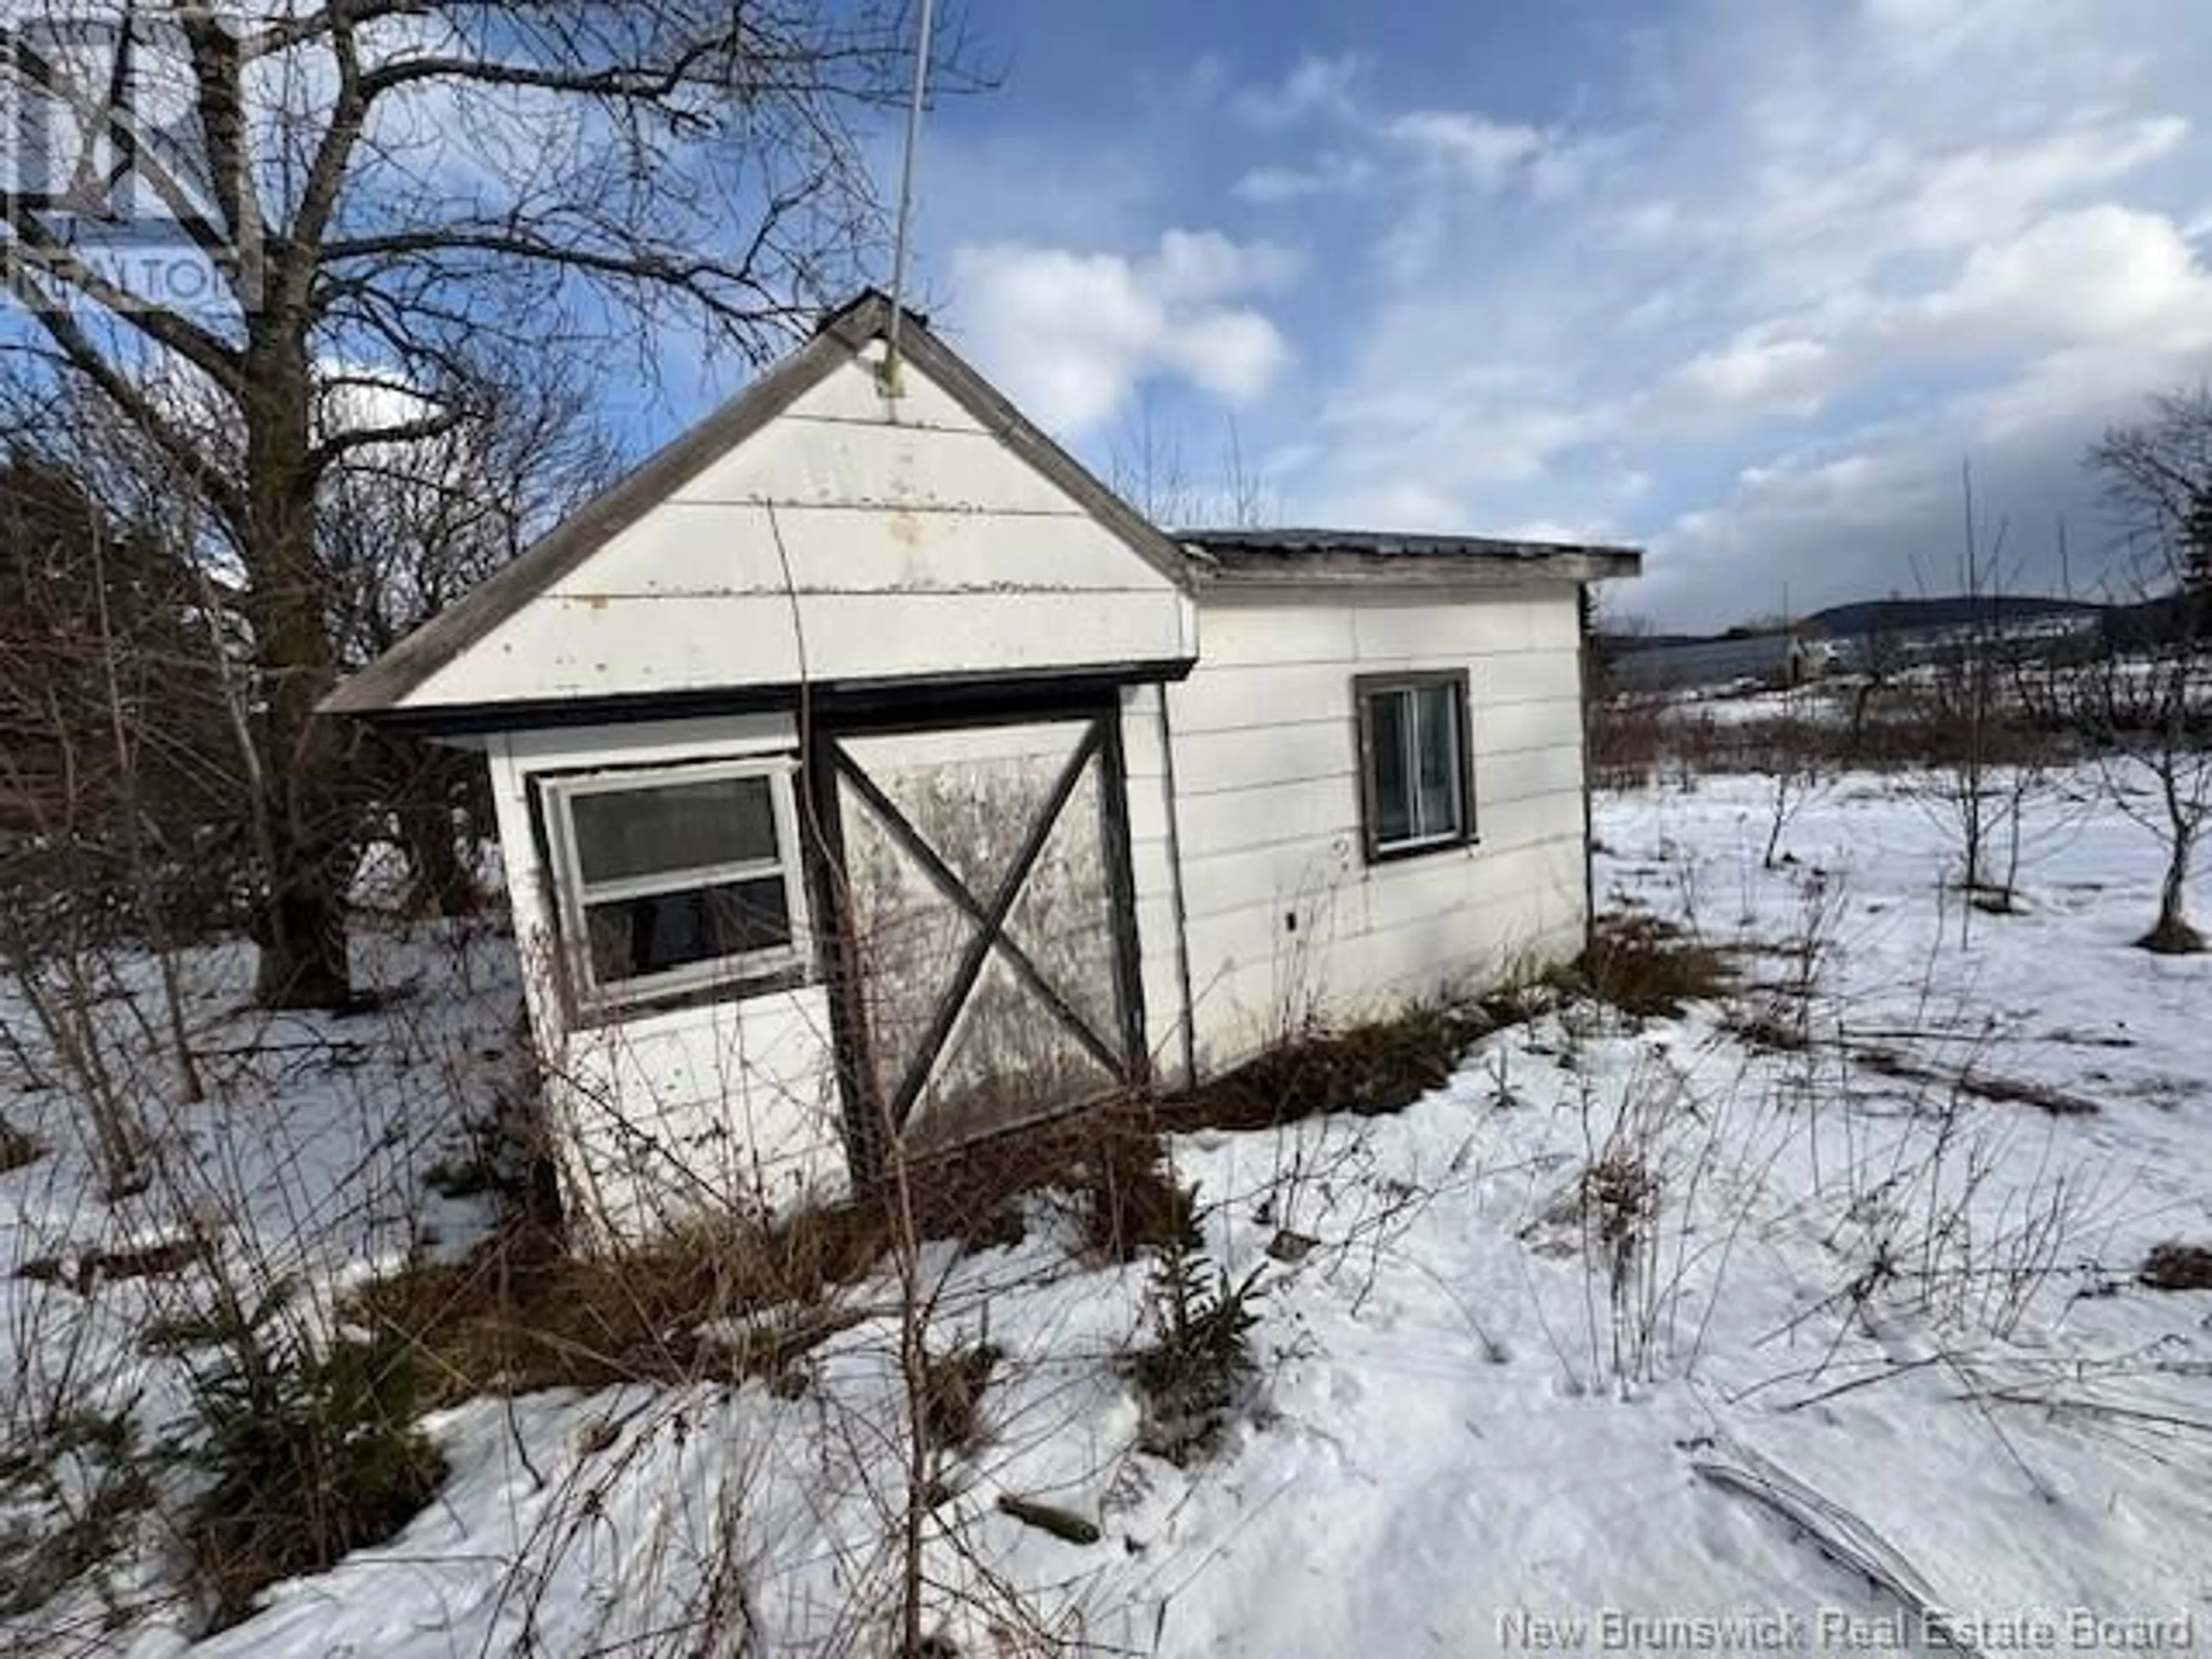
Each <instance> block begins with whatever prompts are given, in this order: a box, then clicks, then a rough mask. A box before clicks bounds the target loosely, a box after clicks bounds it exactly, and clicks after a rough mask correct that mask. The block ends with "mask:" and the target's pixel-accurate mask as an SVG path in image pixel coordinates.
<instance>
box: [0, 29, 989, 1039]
mask: <svg viewBox="0 0 2212 1659" xmlns="http://www.w3.org/2000/svg"><path fill="white" fill-rule="evenodd" d="M957 33H958V31H957V27H956V28H953V29H951V30H948V31H946V32H945V33H943V34H941V35H940V36H939V39H940V41H946V42H951V43H952V44H951V45H950V46H947V47H946V48H945V55H946V56H947V57H948V58H951V59H952V60H953V65H952V66H953V68H954V73H953V74H952V76H950V77H947V76H939V79H938V84H939V86H945V85H947V84H954V85H957V84H959V72H958V70H957V60H958V59H959V58H960V57H961V55H962V53H961V52H960V50H959V48H958V45H957ZM910 42H911V33H910V31H909V30H908V26H907V19H906V15H905V8H904V6H903V5H902V4H899V3H896V0H854V3H833V0H773V3H769V4H763V5H757V6H737V5H732V4H730V3H728V0H329V3H325V4H319V5H313V6H310V5H307V4H302V3H277V0H261V3H241V4H237V5H226V6H221V7H217V6H214V5H208V4H203V3H188V0H170V3H167V4H155V3H144V4H125V3H123V0H108V3H106V4H90V5H88V4H87V3H86V0H69V3H67V4H65V5H64V4H62V3H59V0H52V3H50V4H45V3H42V4H26V5H18V6H13V7H10V8H9V11H8V21H6V22H5V23H4V24H0V94H4V95H5V96H6V97H7V98H8V99H9V102H10V104H11V106H12V107H14V108H15V109H17V110H18V111H30V112H32V116H31V117H30V118H29V119H32V120H33V124H34V125H37V126H38V128H39V130H40V131H42V132H44V133H45V134H46V135H47V136H49V137H52V136H54V135H69V134H76V135H79V136H80V137H82V138H83V139H84V142H83V143H82V144H81V145H80V146H79V147H78V148H77V149H76V150H75V151H74V152H73V153H72V154H71V155H69V156H66V157H61V158H57V157H54V156H47V157H46V158H45V159H46V162H47V174H46V177H45V178H44V179H40V178H35V177H28V178H27V176H26V173H27V170H26V169H25V168H24V167H17V168H16V169H15V173H16V176H15V178H14V179H11V180H10V181H9V183H10V187H9V189H8V190H6V191H4V192H0V226H4V229H0V281H4V283H5V284H6V287H7V289H8V291H9V293H10V294H11V295H13V297H14V298H15V300H16V301H18V302H19V303H20V304H21V306H22V307H24V309H25V310H26V311H27V313H28V314H29V316H30V317H31V318H32V319H33V328H32V329H31V330H30V331H28V332H27V334H26V335H25V337H24V343H22V345H21V348H20V349H21V350H23V351H24V352H25V353H27V363H28V367H29V372H30V373H32V374H39V375H43V376H45V377H46V379H47V380H49V381H50V382H52V383H67V384H70V385H74V386H82V387H85V388H88V389H89V391H90V392H92V393H93V394H94V395H95V396H96V397H97V398H99V399H100V400H101V401H102V402H103V403H104V404H106V405H107V406H108V407H110V408H111V409H112V410H113V411H114V412H115V413H116V415H117V416H118V417H119V418H120V419H121V420H122V421H124V422H126V423H127V424H128V425H129V426H130V428H131V429H132V430H133V431H135V432H136V433H137V435H139V436H140V437H141V438H142V439H143V441H144V442H145V443H146V444H147V445H148V446H149V447H151V448H152V449H154V450H155V451H158V452H159V453H161V455H162V456H163V457H165V458H166V459H167V461H168V463H169V464H170V465H171V466H172V467H173V471H174V474H175V476H177V477H179V478H181V479H183V480H185V482H186V483H188V485H189V487H190V488H191V489H193V490H194V491H195V492H196V493H197V495H198V496H199V497H200V498H201V500H202V501H203V502H204V507H205V518H204V521H205V523H206V525H207V526H208V527H209V534H210V545H209V546H208V547H207V548H205V549H204V550H203V555H204V557H206V558H207V559H208V560H209V561H210V563H211V564H213V565H215V566H216V567H218V568H222V571H223V572H224V574H225V575H226V576H227V577H228V578H229V579H230V580H231V583H232V586H233V590H234V593H235V596H236V600H237V604H238V606H239V608H240V611H241V613H242V616H243V618H244V622H245V625H246V638H247V640H248V641H249V643H250V648H251V652H252V665H253V670H254V684H253V696H252V708H253V714H254V719H253V726H252V739H253V743H254V745H255V748H256V750H257V752H258V760H259V764H258V767H257V768H256V775H257V776H258V779H259V780H260V781H259V785H258V787H259V789H260V790H261V792H262V793H263V796H264V799H262V800H261V801H260V802H259V803H258V809H257V810H258V813H259V816H260V817H261V819H262V820H263V822H264V824H265V826H266V842H267V847H268V853H269V867H268V868H267V870H266V871H265V872H264V894H263V898H262V902H261V905H260V907H259V917H260V927H259V939H260V943H261V945H262V946H263V950H262V957H261V965H260V972H259V976H258V993H259V994H260V996H261V998H262V999H263V1000H264V1001H266V1002H270V1003H273V1004H286V1005H294V1006H313V1005H333V1006H335V1005H341V1004H343V1003H344V1002H346V1001H347V1000H349V997H350V993H351V985H350V981H349V975H348V969H347V962H346V948H345V945H346V929H345V909H344V892H345V889H346V886H347V884H348V882H349V878H350V873H351V870H352V866H353V860H354V855H355V835H356V826H355V823H354V822H353V820H352V819H351V817H350V816H349V811H347V808H346V803H345V801H344V800H343V779H344V777H345V775H346V771H347V759H348V755H347V750H348V744H349V736H348V734H347V733H346V732H343V730H342V729H340V728H339V727H337V726H335V725H334V724H333V723H331V722H330V721H327V720H321V719H319V718H318V717H317V715H316V713H315V710H316V706H317V704H318V703H319V701H320V700H321V699H322V697H323V696H324V695H325V693H326V692H327V691H328V690H330V688H331V684H333V682H334V679H335V678H336V675H337V671H338V667H339V662H340V653H339V641H338V639H337V635H336V633H335V631H334V629H333V626H332V617H333V611H334V606H333V605H332V603H331V592H330V582H329V579H328V575H327V573H326V572H325V568H324V567H323V565H322V563H321V562H320V558H319V550H320V548H321V545H322V541H323V538H322V536H321V534H320V532H321V528H322V525H323V520H324V515H325V512H326V511H327V501H328V499H329V491H328V484H329V481H330V479H331V475H332V474H333V472H334V471H337V470H338V469H340V468H342V467H343V466H344V465H346V464H347V463H348V462H349V459H352V458H354V457H356V456H358V455H361V454H363V453H373V452H375V451H377V450H379V449H386V450H388V449H389V448H390V447H392V446H395V445H400V444H405V443H409V442H413V441H424V440H431V439H435V438H437V437H439V436H441V435H444V434H447V433H450V432H453V431H454V430H456V429H458V428H460V427H461V426H462V425H463V424H465V422H468V421H469V420H471V418H472V417H473V416H476V415H477V413H478V412H479V411H480V410H481V409H482V407H483V403H484V401H485V398H486V396H487V388H488V387H493V386H498V385H500V384H501V380H499V378H498V376H497V375H496V374H492V373H489V372H488V371H487V367H486V365H487V362H488V360H490V361H496V360H498V359H500V358H501V356H507V357H509V358H510V359H511V356H512V354H513V353H514V352H516V351H518V350H522V349H528V350H531V351H535V352H538V353H541V354H562V353H571V354H573V353H575V352H577V351H579V350H580V349H585V348H587V347H591V348H598V347H603V346H604V345H605V343H608V342H611V341H617V340H629V341H632V342H635V343H639V344H640V346H641V355H643V356H644V357H645V358H646V360H647V367H648V368H649V366H650V360H651V345H650V341H651V339H652V337H653V334H654V333H655V332H656V331H658V330H660V329H663V328H682V329H684V330H685V331H687V337H694V338H697V339H700V340H702V341H704V342H705V343H707V344H708V345H710V346H721V347H729V348H734V349H737V350H738V351H739V352H740V353H742V354H744V355H745V356H749V357H751V358H753V359H756V360H758V359H763V358H765V357H766V356H769V355H772V353H773V351H774V350H775V349H776V348H777V347H778V346H779V345H780V344H781V343H783V342H784V341H785V340H786V338H787V336H788V334H789V332H790V331H791V330H792V329H793V327H794V326H796V325H799V323H800V322H801V321H802V319H805V317H807V316H808V315H809V314H811V312H812V310H813V309H814V308H815V307H817V305H818V303H819V302H820V301H822V300H823V299H825V298H826V297H828V295H829V291H830V290H831V289H833V288H835V287H836V286H839V285H842V284H843V283H847V282H848V281H849V280H850V275H851V273H852V272H853V270H854V267H855V264H856V262H857V260H858V258H860V255H861V254H862V253H863V252H864V251H865V250H866V249H867V248H868V247H870V246H872V245H873V243H874V242H875V241H876V240H877V236H878V215H877V214H876V212H875V210H874V208H873V204H872V197H871V193H870V191H869V189H868V185H867V179H866V169H865V167H864V166H863V165H862V158H861V156H860V148H859V140H858V133H859V129H858V126H857V125H856V123H857V122H858V121H859V120H860V118H863V117H865V116H866V114H867V113H868V112H871V111H872V110H873V109H875V108H876V107H878V106H884V105H889V104H891V103H893V102H895V101H896V100H897V99H898V98H899V96H900V95H901V93H902V88H903V85H904V74H903V70H902V65H903V64H905V63H906V62H908V60H909V56H910ZM88 61H96V62H98V63H99V64H100V65H101V67H100V68H99V69H98V70H97V72H90V71H88V68H87V64H88ZM142 109H143V110H144V111H146V112H149V114H148V115H147V116H146V117H142V116H141V115H140V114H139V113H138V112H139V111H140V110H142ZM155 110H159V111H161V112H164V113H165V114H166V115H167V118H166V119H164V120H161V121H155V120H154V119H152V118H150V112H154V111H155ZM19 125H20V124H19ZM26 130H28V129H26ZM125 186H128V187H129V189H128V192H127V197H126V191H125ZM156 214H158V215H159V216H160V217H161V219H162V221H163V222H165V223H166V224H167V226H169V227H170V228H172V229H173V234H174V239H175V251H176V253H177V254H178V256H179V258H193V259H197V260H199V261H201V262H203V266H204V280H203V279H196V280H195V281H194V282H193V283H191V284H190V285H189V286H190V291H189V292H187V291H185V289H186V285H185V284H183V283H180V282H179V280H178V270H179V265H178V261H177V259H174V258H173V259H171V260H168V261H167V262H161V261H132V260H130V259H123V258H106V257H100V254H99V252H98V251H97V250H94V251H92V252H88V241H87V233H88V229H89V230H93V231H96V230H98V229H100V228H102V227H106V226H112V225H113V224H114V223H115V222H117V221H118V218H136V219H137V220H139V221H141V222H143V221H144V220H147V219H150V218H152V217H153V216H155V215H156ZM21 378H22V377H21V376H19V383H20V380H21ZM379 398H381V399H382V400H383V402H382V407H381V409H380V411H379V412H372V413H370V414H369V415H368V416H367V417H365V418H363V417H362V416H361V413H360V411H361V409H362V406H363V405H365V404H374V403H375V402H376V401H377V400H378V399H379ZM334 400H337V401H339V402H343V403H346V404H349V405H350V408H349V418H345V419H337V418H333V413H334V411H333V407H332V405H333V401H334Z"/></svg>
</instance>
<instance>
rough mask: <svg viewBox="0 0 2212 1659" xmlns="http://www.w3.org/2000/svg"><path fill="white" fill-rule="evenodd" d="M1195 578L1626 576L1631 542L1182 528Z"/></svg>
mask: <svg viewBox="0 0 2212 1659" xmlns="http://www.w3.org/2000/svg"><path fill="white" fill-rule="evenodd" d="M1176 539H1177V540H1179V541H1181V542H1182V544H1183V545H1184V546H1185V547H1187V548H1188V549H1189V550H1190V551H1191V553H1192V555H1193V556H1194V557H1193V566H1194V571H1195V573H1196V574H1197V576H1198V578H1199V580H1200V584H1201V585H1202V586H1221V587H1267V586H1298V587H1311V586H1336V585H1345V586H1360V587H1373V586H1407V587H1428V588H1445V587H1495V586H1507V585H1510V584H1515V583H1520V582H1526V581H1530V580H1556V581H1577V582H1586V581H1603V580H1607V579H1609V578H1613V577H1618V576H1633V575H1636V574H1639V573H1640V572H1641V571H1642V569H1643V568H1644V555H1643V553H1642V551H1641V550H1638V549H1636V548H1632V547H1609V546H1604V545H1601V544H1595V543H1584V542H1532V541H1518V540H1513V539H1510V538H1498V537H1494V536H1443V535H1432V534H1429V533H1427V532H1395V531H1373V530H1308V529H1285V530H1258V529H1253V530H1243V529H1239V530H1185V531H1179V532H1176Z"/></svg>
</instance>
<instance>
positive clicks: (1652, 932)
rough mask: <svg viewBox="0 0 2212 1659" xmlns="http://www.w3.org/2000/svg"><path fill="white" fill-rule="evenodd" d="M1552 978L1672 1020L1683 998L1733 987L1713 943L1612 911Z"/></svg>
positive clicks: (1627, 1008) (1652, 919)
mask: <svg viewBox="0 0 2212 1659" xmlns="http://www.w3.org/2000/svg"><path fill="white" fill-rule="evenodd" d="M1554 979H1555V982H1556V983H1558V984H1559V986H1561V987H1562V988H1564V989H1566V990H1569V991H1572V992H1576V993H1578V994H1582V995H1584V996H1589V997H1594V998H1595V999H1596V1000H1599V1001H1601V1002H1609V1003H1611V1004H1612V1005H1613V1006H1614V1007H1616V1008H1619V1009H1620V1010H1622V1011H1623V1012H1626V1013H1631V1014H1635V1015H1638V1016H1639V1017H1640V1018H1647V1019H1675V1018H1680V1016H1681V1013H1682V1009H1683V1006H1684V1005H1685V1004H1686V1003H1690V1002H1696V1001H1703V1000H1710V999H1711V998H1715V997H1719V996H1723V995H1725V994H1728V993H1729V991H1731V990H1733V989H1734V988H1735V983H1736V974H1735V968H1734V967H1733V965H1732V964H1731V963H1729V958H1728V954H1727V952H1725V951H1723V950H1722V949H1721V948H1720V947H1718V946H1717V945H1708V944H1706V943H1705V942H1704V941H1703V940H1702V939H1697V938H1695V937H1694V936H1692V934H1691V933H1688V932H1687V931H1686V930H1685V929H1683V928H1681V927H1677V926H1675V925H1674V923H1672V922H1669V921H1662V919H1660V918H1659V917H1657V916H1653V915H1627V914H1623V913H1620V912H1616V913H1614V914H1613V915H1607V916H1601V917H1600V918H1599V919H1598V921H1597V923H1596V925H1595V927H1593V928H1592V929H1591V931H1590V943H1589V949H1588V950H1587V951H1583V954H1582V957H1581V959H1580V960H1578V961H1577V962H1576V963H1575V964H1574V965H1573V966H1572V967H1571V968H1568V969H1565V970H1563V971H1562V972H1561V973H1559V975H1555V976H1554Z"/></svg>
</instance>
